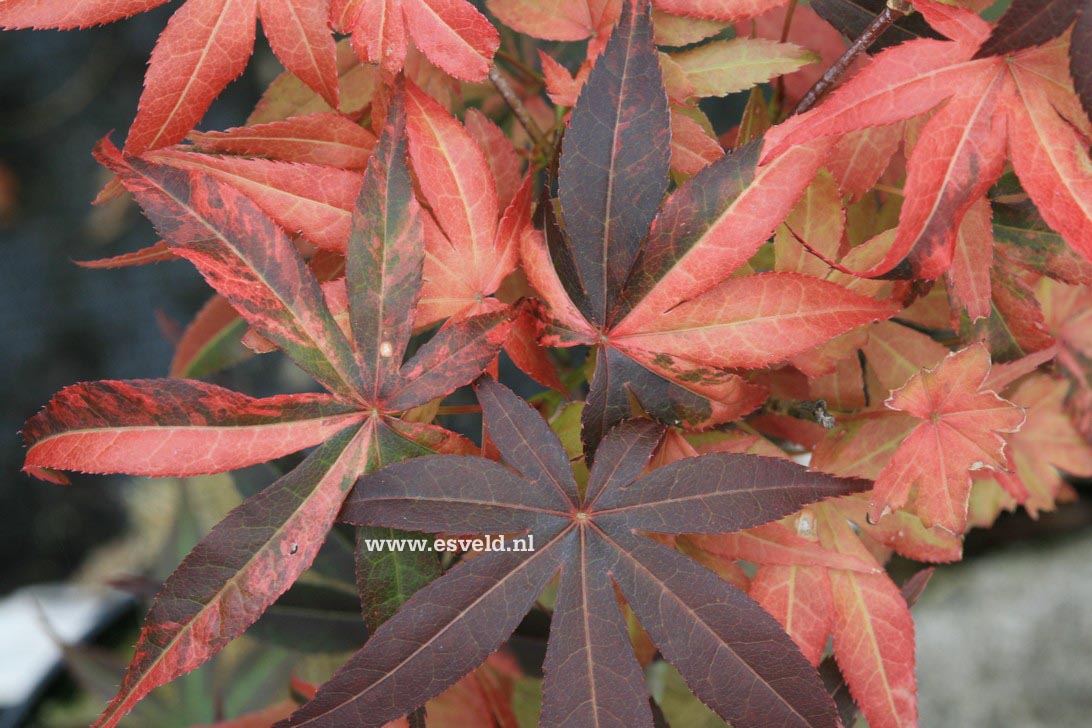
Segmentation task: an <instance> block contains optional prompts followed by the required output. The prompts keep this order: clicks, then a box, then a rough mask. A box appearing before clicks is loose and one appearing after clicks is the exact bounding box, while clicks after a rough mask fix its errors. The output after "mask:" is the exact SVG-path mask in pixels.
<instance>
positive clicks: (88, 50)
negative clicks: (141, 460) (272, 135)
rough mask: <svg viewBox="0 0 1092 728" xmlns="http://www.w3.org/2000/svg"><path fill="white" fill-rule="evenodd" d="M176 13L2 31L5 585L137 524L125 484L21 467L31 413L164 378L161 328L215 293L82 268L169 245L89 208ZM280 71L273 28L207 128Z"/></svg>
mask: <svg viewBox="0 0 1092 728" xmlns="http://www.w3.org/2000/svg"><path fill="white" fill-rule="evenodd" d="M175 7H176V4H175V3H171V4H169V5H167V6H164V7H161V8H158V9H157V10H155V11H153V12H150V13H145V14H143V15H139V16H137V17H134V18H131V19H129V20H125V21H122V22H118V23H114V24H112V25H109V26H106V27H103V28H93V29H89V30H84V31H69V32H56V31H37V32H36V31H11V32H3V33H0V251H2V253H0V254H2V256H3V257H2V260H3V263H2V265H0V330H2V331H3V356H2V357H0V388H2V389H0V397H2V400H3V403H4V407H3V413H2V421H0V553H3V554H6V555H8V558H4V559H3V560H2V561H0V594H3V593H6V592H8V591H10V590H11V589H13V588H14V587H16V586H18V585H20V584H24V583H28V582H31V581H50V580H56V579H60V578H63V577H64V576H65V575H66V574H68V573H70V572H71V571H72V570H73V569H74V568H76V567H77V566H78V565H79V563H80V562H81V560H82V559H83V558H84V557H85V556H86V555H87V554H88V553H89V552H90V551H91V550H92V549H93V548H94V547H95V546H96V544H99V543H102V542H103V541H105V540H108V539H110V538H111V537H112V536H115V535H117V534H118V533H119V531H121V530H122V529H124V527H125V523H124V516H123V515H122V511H121V509H120V507H119V505H118V501H117V499H116V497H115V491H116V489H117V484H118V479H114V478H107V477H99V476H81V475H79V474H76V475H74V476H73V478H72V481H73V484H72V487H69V488H63V487H58V486H54V485H50V484H47V483H41V482H39V481H36V480H34V479H32V478H29V477H27V476H26V475H23V474H22V473H20V472H19V468H20V467H21V464H22V452H23V448H22V440H21V438H20V436H19V434H18V433H19V430H20V428H21V427H22V424H23V422H24V421H26V419H27V418H28V417H30V416H31V415H33V414H34V413H35V412H37V411H38V409H39V408H40V407H41V406H42V405H44V404H45V403H46V402H47V401H48V400H49V398H50V397H51V396H52V395H53V393H54V392H56V391H57V390H58V389H60V388H61V387H64V386H66V385H68V384H72V383H74V382H79V381H85V380H91V379H120V378H140V377H155V376H164V375H165V374H166V372H167V368H168V364H169V362H170V357H171V352H172V346H171V343H170V341H169V340H168V337H167V336H166V335H165V333H164V326H163V325H162V324H164V323H167V322H170V321H173V322H176V323H177V324H184V323H186V322H188V321H189V320H190V318H192V316H193V314H194V313H195V312H196V311H197V309H198V307H199V306H200V305H201V303H202V302H203V300H204V299H205V297H207V295H208V294H207V291H208V289H207V287H206V286H205V285H204V283H203V282H202V281H201V279H200V277H199V276H198V275H197V274H196V273H195V272H194V270H193V269H192V267H191V266H188V265H184V264H181V263H160V264H157V265H152V266H145V267H137V268H126V269H119V270H86V269H83V268H80V267H78V266H76V265H75V264H74V263H72V261H73V260H86V259H93V258H101V257H107V256H112V255H117V254H119V253H123V252H128V251H131V250H136V249H138V248H140V247H142V246H145V245H148V244H151V243H152V242H154V241H155V237H154V232H153V231H152V228H151V226H150V225H149V224H148V223H147V222H146V221H145V220H144V219H143V218H142V217H141V216H140V215H139V212H138V211H137V209H136V208H135V207H134V206H133V205H131V204H125V203H112V204H107V205H105V206H103V207H101V208H92V207H91V205H90V202H91V200H92V199H93V198H94V197H95V195H96V194H97V192H98V191H99V189H100V188H101V187H102V185H103V184H104V183H105V182H106V180H107V179H108V177H107V175H106V173H105V172H104V171H103V169H102V168H101V167H99V165H98V164H97V163H96V162H95V160H94V159H92V157H91V149H92V147H93V146H94V144H95V142H96V141H98V140H99V139H100V138H102V137H103V136H105V135H107V134H110V133H112V135H113V139H114V141H115V142H116V143H118V144H119V145H120V144H121V142H123V141H124V135H125V132H126V130H127V129H128V127H129V124H130V122H131V121H132V118H133V115H134V113H135V110H136V108H137V101H138V99H139V98H140V92H141V88H142V79H143V75H144V69H145V64H146V63H147V59H148V56H149V54H150V53H151V50H152V46H153V45H154V42H155V39H156V37H157V35H158V34H159V32H160V31H161V30H162V28H163V26H164V25H165V23H166V21H167V18H168V17H169V16H170V14H171V12H173V11H174V9H175ZM278 71H279V66H278V65H277V63H276V61H275V60H274V59H273V57H272V54H271V53H270V52H269V50H268V47H266V46H265V41H264V39H263V38H262V36H261V33H259V34H258V47H257V50H256V54H255V58H254V59H253V60H252V62H251V63H250V64H249V66H248V67H247V71H246V74H245V75H244V76H243V77H242V78H241V79H239V80H238V81H236V82H234V83H233V84H231V86H230V87H229V88H228V90H227V91H226V92H225V93H224V94H223V96H221V98H219V99H218V100H217V101H216V103H215V104H214V105H213V107H212V109H211V110H210V111H209V113H208V115H207V116H206V118H205V120H204V122H203V127H204V128H221V129H222V128H226V127H229V126H233V125H237V124H239V123H241V122H242V121H243V120H244V119H245V118H246V115H247V113H248V112H249V110H250V108H251V107H252V106H253V104H254V102H255V101H256V100H257V98H258V94H259V90H260V89H261V88H262V87H264V85H265V84H267V83H268V82H269V80H270V79H271V78H272V77H273V76H274V75H275V74H276V73H277V72H278ZM167 328H168V329H169V325H168V326H167ZM13 557H14V558H13Z"/></svg>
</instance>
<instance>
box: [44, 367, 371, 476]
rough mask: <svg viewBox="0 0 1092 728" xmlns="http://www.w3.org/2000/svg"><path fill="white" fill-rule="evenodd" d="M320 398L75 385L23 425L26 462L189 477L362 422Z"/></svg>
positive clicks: (162, 384)
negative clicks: (250, 395) (258, 396)
mask: <svg viewBox="0 0 1092 728" xmlns="http://www.w3.org/2000/svg"><path fill="white" fill-rule="evenodd" d="M363 417H364V414H363V413H361V412H360V411H359V410H358V409H357V408H356V407H354V406H353V405H352V404H349V403H345V402H341V401H338V400H337V399H335V398H333V397H330V396H328V395H322V394H296V395H279V396H276V397H266V398H263V399H255V398H253V397H248V396H246V395H244V394H239V393H238V392H233V391H231V390H229V389H224V388H223V387H218V386H216V385H213V384H206V383H204V382H196V381H192V380H186V379H135V380H130V381H103V382H91V383H88V384H75V385H72V386H70V387H66V388H65V389H63V390H61V391H60V392H59V393H57V394H56V395H55V396H54V397H53V399H51V400H50V402H49V404H48V405H46V407H45V409H44V410H42V412H40V413H39V414H37V415H35V416H34V417H33V418H31V419H30V420H29V421H28V422H27V424H26V425H25V427H24V428H23V437H24V439H25V440H26V443H27V453H26V460H25V467H27V468H57V469H63V470H76V471H81V472H86V473H130V474H133V475H147V476H152V477H164V476H182V477H188V476H193V475H201V474H206V473H220V472H224V471H225V470H236V469H238V468H245V467H247V466H249V465H254V464H256V463H263V462H266V461H268V460H274V459H276V458H278V457H281V456H283V455H287V454H289V453H293V452H296V451H297V450H302V449H304V448H305V447H310V446H311V445H315V444H317V443H319V442H322V441H323V440H325V439H326V438H327V437H329V436H331V435H333V434H334V433H335V432H338V431H340V430H343V429H344V428H346V427H348V426H349V425H351V424H352V423H353V422H354V421H359V420H361V419H363Z"/></svg>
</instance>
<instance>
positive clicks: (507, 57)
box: [497, 48, 545, 86]
mask: <svg viewBox="0 0 1092 728" xmlns="http://www.w3.org/2000/svg"><path fill="white" fill-rule="evenodd" d="M497 58H500V59H501V60H503V61H504V62H505V63H507V64H508V65H510V66H511V67H512V68H514V69H516V70H517V71H519V72H520V73H521V74H523V75H524V76H525V77H526V78H527V79H528V80H529V81H531V82H532V83H537V84H539V85H540V86H541V85H542V84H543V83H545V81H544V79H543V77H542V74H541V73H539V72H538V71H536V70H535V69H533V68H531V67H530V66H528V65H527V64H526V63H524V62H523V60H522V59H521V58H520V57H519V56H517V55H516V54H514V53H509V52H508V51H506V50H504V49H503V48H501V49H498V50H497Z"/></svg>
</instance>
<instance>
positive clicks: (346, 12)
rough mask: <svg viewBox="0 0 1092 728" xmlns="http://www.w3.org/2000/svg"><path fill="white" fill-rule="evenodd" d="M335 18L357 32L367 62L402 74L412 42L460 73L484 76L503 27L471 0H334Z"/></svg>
mask: <svg viewBox="0 0 1092 728" xmlns="http://www.w3.org/2000/svg"><path fill="white" fill-rule="evenodd" d="M330 22H331V24H332V25H333V26H334V27H335V28H336V29H337V30H338V31H339V32H341V33H347V34H351V36H352V46H353V50H355V51H356V54H357V55H358V56H359V57H360V59H361V60H362V61H367V62H370V63H377V64H379V65H380V66H381V67H382V68H383V69H384V70H385V71H388V72H391V73H397V72H398V71H400V70H402V67H403V65H404V64H405V62H406V55H407V50H408V46H409V41H410V40H411V39H412V41H413V43H414V44H415V45H416V46H417V47H418V48H420V49H421V51H422V52H423V53H424V54H425V55H426V56H427V57H428V59H429V60H430V61H432V62H433V63H434V64H436V65H437V66H439V67H440V68H442V69H443V70H444V71H446V72H447V73H449V74H451V75H452V76H454V77H455V78H458V79H461V80H463V81H483V80H485V77H486V75H488V73H489V68H490V67H491V66H492V64H493V54H494V53H496V51H497V48H498V47H499V46H500V35H499V34H498V33H497V29H496V28H494V27H493V26H492V24H491V23H490V22H489V21H488V20H487V19H486V18H485V16H484V15H482V14H481V13H480V12H478V10H477V9H476V8H475V7H474V6H473V5H472V4H471V3H469V2H467V0H333V2H331V3H330Z"/></svg>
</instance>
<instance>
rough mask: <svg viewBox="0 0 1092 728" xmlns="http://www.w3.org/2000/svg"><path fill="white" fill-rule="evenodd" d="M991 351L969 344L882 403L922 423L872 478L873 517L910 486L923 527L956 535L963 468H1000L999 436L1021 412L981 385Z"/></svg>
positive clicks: (963, 518)
mask: <svg viewBox="0 0 1092 728" xmlns="http://www.w3.org/2000/svg"><path fill="white" fill-rule="evenodd" d="M989 372H990V356H989V353H988V352H987V351H986V349H985V347H983V346H972V347H969V348H967V349H963V350H962V351H959V352H956V353H954V354H952V355H950V356H949V357H948V358H946V359H945V360H944V361H943V362H941V364H940V365H939V366H938V367H937V368H935V369H932V370H926V371H923V372H921V373H920V374H916V375H914V376H913V377H911V378H910V381H908V382H907V383H906V384H905V385H904V386H903V387H902V388H901V389H899V390H897V391H895V392H893V393H892V395H891V397H890V398H889V399H888V400H887V402H885V404H886V405H887V406H888V407H889V408H891V409H893V410H896V411H900V412H905V413H907V414H909V415H911V416H913V417H916V418H917V419H919V420H921V423H920V424H919V425H917V427H915V428H914V430H913V431H912V432H911V433H910V435H909V436H908V437H907V438H906V439H905V440H904V441H903V442H902V444H901V445H899V448H898V450H896V451H895V454H894V455H893V456H892V458H891V462H890V463H889V464H888V465H887V466H886V467H885V468H884V469H883V471H882V472H881V473H880V475H879V477H878V478H877V480H876V488H875V491H874V493H873V500H872V502H871V504H870V506H869V512H870V515H871V517H872V520H873V521H876V520H879V518H880V516H881V515H883V514H884V513H886V512H888V511H889V510H892V509H896V508H901V507H902V506H903V505H905V504H906V502H907V501H908V500H909V498H910V495H911V490H912V489H913V488H914V487H915V486H916V488H917V499H916V503H917V513H918V515H919V516H921V519H922V522H923V523H925V525H926V526H933V525H936V526H939V527H941V528H943V529H944V530H946V531H949V532H951V533H955V534H959V533H962V532H963V531H964V529H965V527H966V523H967V498H968V495H969V493H970V478H971V476H970V471H971V470H975V469H978V468H982V467H992V468H1002V469H1003V468H1004V447H1005V441H1004V438H1003V437H1002V436H1001V434H999V433H1009V432H1015V431H1017V430H1018V429H1019V428H1020V425H1021V424H1022V423H1023V421H1024V411H1023V409H1021V408H1020V407H1017V406H1016V405H1014V404H1013V403H1011V402H1009V401H1007V400H1004V399H1002V398H1001V397H999V396H998V395H997V394H996V393H994V392H992V391H990V390H985V389H983V388H982V385H983V383H984V381H985V379H986V377H987V376H988V375H989Z"/></svg>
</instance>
